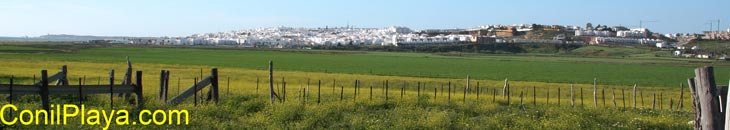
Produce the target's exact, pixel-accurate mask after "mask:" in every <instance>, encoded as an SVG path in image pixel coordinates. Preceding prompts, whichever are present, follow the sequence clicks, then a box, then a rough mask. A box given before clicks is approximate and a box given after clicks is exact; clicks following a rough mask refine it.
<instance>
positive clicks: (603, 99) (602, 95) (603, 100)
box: [601, 87, 606, 107]
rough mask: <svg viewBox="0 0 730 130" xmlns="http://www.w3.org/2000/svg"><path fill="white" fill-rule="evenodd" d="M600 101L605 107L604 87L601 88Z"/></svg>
mask: <svg viewBox="0 0 730 130" xmlns="http://www.w3.org/2000/svg"><path fill="white" fill-rule="evenodd" d="M601 102H603V107H606V87H602V88H601Z"/></svg>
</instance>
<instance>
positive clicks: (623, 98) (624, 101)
mask: <svg viewBox="0 0 730 130" xmlns="http://www.w3.org/2000/svg"><path fill="white" fill-rule="evenodd" d="M621 102H623V106H624V108H626V96H624V89H621Z"/></svg>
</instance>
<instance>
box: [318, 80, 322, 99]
mask: <svg viewBox="0 0 730 130" xmlns="http://www.w3.org/2000/svg"><path fill="white" fill-rule="evenodd" d="M321 94H322V80H317V104H319V103H320V95H321Z"/></svg>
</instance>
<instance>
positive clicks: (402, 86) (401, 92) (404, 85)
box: [400, 81, 406, 101]
mask: <svg viewBox="0 0 730 130" xmlns="http://www.w3.org/2000/svg"><path fill="white" fill-rule="evenodd" d="M405 90H406V81H403V84H402V85H401V87H400V100H401V101H403V94H404V93H405Z"/></svg>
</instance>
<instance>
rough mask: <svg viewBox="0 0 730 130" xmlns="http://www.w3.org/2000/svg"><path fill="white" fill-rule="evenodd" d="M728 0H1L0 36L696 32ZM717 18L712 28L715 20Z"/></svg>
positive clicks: (726, 18)
mask: <svg viewBox="0 0 730 130" xmlns="http://www.w3.org/2000/svg"><path fill="white" fill-rule="evenodd" d="M729 5H730V0H540V1H537V0H534V1H533V0H297V1H294V0H3V1H0V36H40V35H46V34H74V35H97V36H151V37H160V36H189V35H192V34H198V33H211V32H221V31H231V30H242V29H254V28H261V27H277V26H287V27H325V26H328V27H334V26H339V27H343V26H347V25H348V24H349V25H351V26H354V27H388V26H406V27H410V28H412V29H415V30H419V29H441V28H472V27H478V26H481V25H493V24H503V25H509V24H531V23H537V24H549V25H576V26H581V27H582V26H585V25H586V23H588V22H590V23H593V25H594V26H595V25H597V24H601V25H622V26H626V27H630V28H636V27H639V21H652V22H646V23H644V24H643V25H644V27H647V28H649V29H651V30H652V31H654V32H659V33H699V32H701V31H706V30H708V29H709V28H710V26H712V27H713V29H716V27H717V20H720V25H721V26H720V27H721V30H726V29H727V28H730V26H728V25H730V15H729V14H730V9H728V6H729ZM711 22H712V25H711V24H710V23H711Z"/></svg>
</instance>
